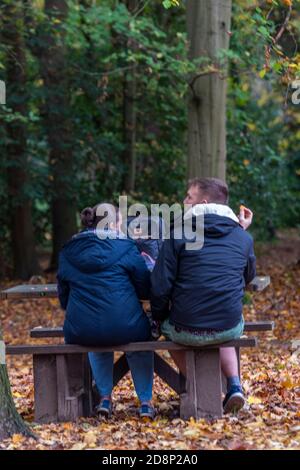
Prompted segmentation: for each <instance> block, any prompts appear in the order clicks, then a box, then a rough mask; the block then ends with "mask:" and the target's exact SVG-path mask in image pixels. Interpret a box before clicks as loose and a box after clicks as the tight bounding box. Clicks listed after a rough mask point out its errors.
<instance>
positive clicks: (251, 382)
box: [0, 235, 300, 450]
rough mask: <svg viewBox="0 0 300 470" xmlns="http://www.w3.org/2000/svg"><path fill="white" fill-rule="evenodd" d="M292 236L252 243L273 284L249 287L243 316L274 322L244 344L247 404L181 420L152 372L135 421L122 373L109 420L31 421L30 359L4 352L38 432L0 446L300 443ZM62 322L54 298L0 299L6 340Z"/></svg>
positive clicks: (298, 292)
mask: <svg viewBox="0 0 300 470" xmlns="http://www.w3.org/2000/svg"><path fill="white" fill-rule="evenodd" d="M293 237H294V238H292V240H291V239H290V238H286V236H285V237H283V238H282V239H280V240H279V241H278V242H277V243H275V244H268V245H265V246H262V247H260V248H259V254H260V255H259V273H260V274H269V275H270V276H271V280H272V284H271V286H270V287H269V288H267V289H266V290H265V291H264V292H262V293H255V294H253V295H252V294H251V297H252V304H249V305H246V306H245V310H244V313H245V318H246V320H249V321H250V320H262V319H269V320H274V321H275V323H276V328H275V330H274V332H272V333H271V332H267V333H259V334H256V336H258V337H259V346H258V348H255V349H248V350H244V351H243V354H242V377H243V385H244V388H245V392H246V394H247V398H248V403H247V406H246V407H245V409H244V410H243V411H241V412H240V413H239V415H238V416H226V417H224V418H222V419H218V420H215V421H211V422H209V421H206V420H204V419H200V420H197V421H195V420H193V419H191V420H190V421H188V422H184V421H183V420H181V419H180V418H179V400H178V397H177V395H176V394H175V392H173V391H172V390H171V389H170V388H169V387H168V386H167V385H166V384H164V383H163V382H162V381H161V380H160V379H158V378H157V377H156V378H155V382H154V404H155V407H156V409H157V412H158V414H157V417H156V418H155V420H154V421H153V422H152V421H149V420H145V421H141V420H140V419H139V418H138V417H137V413H136V410H137V405H138V403H137V400H136V398H135V395H134V390H133V386H132V383H131V380H130V377H129V375H127V376H126V377H125V378H124V379H122V381H121V382H120V383H119V385H118V387H117V388H116V389H115V391H114V404H115V412H114V415H113V417H112V419H111V420H109V421H106V420H104V419H98V418H88V419H87V418H81V419H79V420H78V421H77V422H75V423H55V424H49V425H38V424H36V423H34V421H33V419H34V397H33V379H32V364H31V358H30V357H29V356H21V357H20V356H18V357H9V358H8V366H9V374H10V379H11V384H12V390H13V396H14V400H15V403H16V405H17V408H18V410H19V412H20V413H21V415H22V416H23V417H24V419H26V420H27V421H28V422H29V423H31V426H32V427H33V430H34V432H35V434H36V436H37V437H38V439H37V440H33V439H26V438H24V437H23V436H22V435H19V434H15V435H14V436H13V437H12V438H11V439H7V440H5V441H2V442H1V443H0V449H1V448H2V449H41V450H42V449H57V450H59V449H71V450H83V449H109V450H113V449H155V450H156V449H181V450H186V449H191V450H196V449H228V450H248V449H249V450H250V449H300V394H299V392H300V367H299V362H300V329H299V326H300V288H299V279H300V240H299V236H297V235H296V236H295V235H293ZM62 321H63V312H62V311H61V310H60V309H59V307H58V302H57V300H55V299H41V300H39V299H38V300H34V301H27V300H22V301H9V302H8V301H5V302H2V305H1V322H2V327H3V330H4V336H5V340H6V342H9V343H14V344H17V343H23V342H28V341H30V338H29V334H28V332H29V330H30V329H31V328H33V327H36V326H57V325H61V324H62ZM251 334H254V335H255V333H251ZM31 341H32V340H31ZM51 341H53V340H49V342H51ZM56 341H57V340H56ZM36 342H37V343H38V342H44V340H36Z"/></svg>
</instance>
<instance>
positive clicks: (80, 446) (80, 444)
mask: <svg viewBox="0 0 300 470" xmlns="http://www.w3.org/2000/svg"><path fill="white" fill-rule="evenodd" d="M85 448H86V443H85V442H76V444H74V445H73V446H72V447H71V450H83V449H85Z"/></svg>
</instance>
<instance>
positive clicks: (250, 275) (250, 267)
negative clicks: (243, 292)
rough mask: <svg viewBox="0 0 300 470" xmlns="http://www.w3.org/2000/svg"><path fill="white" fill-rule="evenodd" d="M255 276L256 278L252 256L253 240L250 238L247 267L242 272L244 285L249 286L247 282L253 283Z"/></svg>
mask: <svg viewBox="0 0 300 470" xmlns="http://www.w3.org/2000/svg"><path fill="white" fill-rule="evenodd" d="M255 276H256V257H255V254H254V246H253V240H252V238H251V245H250V250H249V254H248V260H247V266H246V267H245V270H244V279H245V283H246V284H249V282H251V281H253V279H254V278H255Z"/></svg>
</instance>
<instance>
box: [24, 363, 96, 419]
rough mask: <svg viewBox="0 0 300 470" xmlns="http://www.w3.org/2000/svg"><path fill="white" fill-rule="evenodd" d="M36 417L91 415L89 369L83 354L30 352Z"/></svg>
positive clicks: (69, 417)
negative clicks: (32, 353) (31, 353)
mask: <svg viewBox="0 0 300 470" xmlns="http://www.w3.org/2000/svg"><path fill="white" fill-rule="evenodd" d="M33 375H34V403H35V413H34V418H35V421H37V422H40V423H51V422H56V421H74V420H75V419H77V418H78V417H79V416H91V414H92V410H93V404H92V390H91V372H90V366H89V363H88V359H87V355H86V354H69V355H54V354H53V355H51V354H49V355H36V354H34V355H33Z"/></svg>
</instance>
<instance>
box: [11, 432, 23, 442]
mask: <svg viewBox="0 0 300 470" xmlns="http://www.w3.org/2000/svg"><path fill="white" fill-rule="evenodd" d="M23 439H24V436H22V434H14V435H13V437H12V441H13V443H14V444H18V443H19V442H22V441H23Z"/></svg>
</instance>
